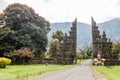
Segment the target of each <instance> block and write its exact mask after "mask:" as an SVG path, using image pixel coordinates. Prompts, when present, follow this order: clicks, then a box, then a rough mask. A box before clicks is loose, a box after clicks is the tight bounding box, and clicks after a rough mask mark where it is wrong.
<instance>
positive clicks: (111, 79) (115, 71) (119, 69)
mask: <svg viewBox="0 0 120 80" xmlns="http://www.w3.org/2000/svg"><path fill="white" fill-rule="evenodd" d="M94 69H95V70H96V71H98V72H99V73H101V74H103V75H105V77H106V78H107V80H120V77H119V76H120V66H94Z"/></svg>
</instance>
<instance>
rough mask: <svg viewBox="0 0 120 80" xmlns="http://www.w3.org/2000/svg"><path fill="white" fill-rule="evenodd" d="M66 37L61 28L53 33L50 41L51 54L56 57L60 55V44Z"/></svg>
mask: <svg viewBox="0 0 120 80" xmlns="http://www.w3.org/2000/svg"><path fill="white" fill-rule="evenodd" d="M63 38H64V33H63V32H62V31H61V30H57V31H56V32H55V33H53V34H52V39H51V41H50V43H49V55H50V56H51V57H55V56H58V55H59V45H60V42H61V41H62V40H63Z"/></svg>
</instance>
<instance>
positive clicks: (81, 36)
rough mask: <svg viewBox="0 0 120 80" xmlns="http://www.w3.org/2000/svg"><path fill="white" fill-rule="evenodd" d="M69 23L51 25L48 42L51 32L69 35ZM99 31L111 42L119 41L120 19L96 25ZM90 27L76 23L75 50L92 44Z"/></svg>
mask: <svg viewBox="0 0 120 80" xmlns="http://www.w3.org/2000/svg"><path fill="white" fill-rule="evenodd" d="M71 25H72V24H71V22H63V23H52V24H51V31H50V32H49V34H48V38H49V40H50V38H51V35H52V32H55V31H57V30H62V31H63V32H64V33H67V34H69V33H68V32H69V31H70V27H71ZM97 25H98V26H99V27H98V28H99V30H100V32H101V34H102V32H103V31H105V32H106V34H107V37H108V38H110V39H111V41H120V19H119V18H115V19H112V20H110V21H106V22H104V23H100V24H97ZM91 29H92V28H91V25H89V24H85V23H81V22H78V23H77V50H80V49H81V48H84V47H85V46H87V45H89V44H91V43H92V31H91Z"/></svg>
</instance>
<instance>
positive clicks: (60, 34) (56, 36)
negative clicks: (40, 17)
mask: <svg viewBox="0 0 120 80" xmlns="http://www.w3.org/2000/svg"><path fill="white" fill-rule="evenodd" d="M64 36H65V35H64V33H63V32H62V31H61V30H57V31H56V32H55V33H54V32H53V34H52V38H53V39H58V40H59V41H60V42H61V41H62V40H63V38H64Z"/></svg>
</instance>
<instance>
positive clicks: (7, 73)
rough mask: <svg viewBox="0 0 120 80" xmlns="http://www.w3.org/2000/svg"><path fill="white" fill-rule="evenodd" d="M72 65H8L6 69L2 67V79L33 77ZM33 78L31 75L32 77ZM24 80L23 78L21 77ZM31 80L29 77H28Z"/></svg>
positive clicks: (0, 72) (11, 79) (15, 79)
mask: <svg viewBox="0 0 120 80" xmlns="http://www.w3.org/2000/svg"><path fill="white" fill-rule="evenodd" d="M71 66H72V65H49V64H48V65H47V66H46V65H19V66H18V65H8V66H7V67H6V68H5V69H0V79H1V80H17V79H19V78H25V77H27V78H28V77H30V76H32V77H33V78H35V77H37V76H38V75H41V74H43V73H47V72H50V71H55V70H61V69H65V68H68V67H71ZM30 79H31V77H30ZM21 80H23V79H21ZM27 80H29V79H27Z"/></svg>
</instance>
